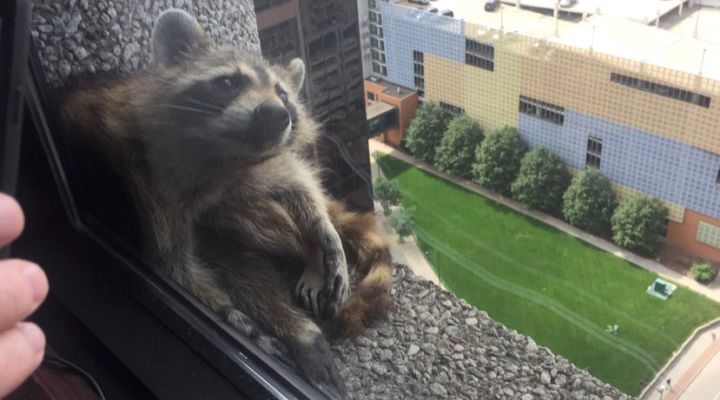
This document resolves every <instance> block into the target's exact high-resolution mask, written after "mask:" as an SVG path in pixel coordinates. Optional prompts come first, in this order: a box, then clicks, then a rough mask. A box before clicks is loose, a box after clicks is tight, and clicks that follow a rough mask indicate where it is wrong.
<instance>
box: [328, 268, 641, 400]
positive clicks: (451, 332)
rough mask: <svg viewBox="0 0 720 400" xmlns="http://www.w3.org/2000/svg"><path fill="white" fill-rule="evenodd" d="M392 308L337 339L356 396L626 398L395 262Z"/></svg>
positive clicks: (340, 358)
mask: <svg viewBox="0 0 720 400" xmlns="http://www.w3.org/2000/svg"><path fill="white" fill-rule="evenodd" d="M393 295H394V298H395V304H394V310H393V311H392V312H391V313H390V314H389V316H388V319H387V321H385V322H383V323H381V324H379V325H378V326H377V327H376V328H374V329H370V330H369V331H368V332H367V334H366V335H364V336H362V337H359V338H356V339H353V340H348V341H345V342H342V343H336V344H334V345H333V350H334V352H335V354H336V356H337V359H338V362H339V364H340V368H341V374H342V375H343V378H345V380H346V382H347V384H348V389H349V390H350V392H351V395H352V396H353V398H355V399H521V400H530V399H602V400H609V399H629V398H630V397H629V396H627V395H625V394H623V393H622V392H620V391H618V390H617V389H616V388H614V387H612V386H610V385H608V384H606V383H603V382H601V381H600V380H598V379H597V378H594V377H593V376H591V375H590V374H589V373H588V372H587V371H585V370H582V369H579V368H577V367H575V366H574V365H572V364H571V363H570V362H569V361H568V360H566V359H565V358H563V357H560V356H556V355H554V354H553V353H552V352H550V350H548V349H546V348H545V347H542V346H539V345H537V344H536V343H535V342H534V341H533V340H532V339H531V338H529V337H526V336H524V335H521V334H519V333H517V332H516V331H514V330H510V329H507V328H505V327H504V326H503V325H502V324H500V323H498V322H495V321H494V320H492V319H491V318H490V317H489V316H488V315H487V313H485V312H483V311H479V310H477V309H476V308H475V307H473V306H471V305H470V304H468V303H467V302H465V301H464V300H462V299H458V298H457V297H455V296H454V295H452V294H451V293H449V292H447V291H445V290H443V289H441V288H440V287H438V286H437V285H435V284H434V283H432V282H430V281H427V280H425V279H424V278H421V277H418V276H416V275H415V274H414V273H413V272H412V271H411V270H410V269H409V268H408V267H406V266H403V265H396V268H395V277H394V281H393Z"/></svg>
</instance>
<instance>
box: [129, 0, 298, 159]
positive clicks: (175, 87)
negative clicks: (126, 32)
mask: <svg viewBox="0 0 720 400" xmlns="http://www.w3.org/2000/svg"><path fill="white" fill-rule="evenodd" d="M153 56H154V58H155V61H156V63H157V64H158V67H157V68H155V69H153V70H151V72H149V77H150V79H149V80H148V82H150V84H151V85H152V88H149V89H148V90H147V91H146V92H147V96H148V97H149V98H146V99H144V100H143V101H142V103H145V104H152V107H150V109H149V110H148V111H147V112H148V113H150V112H152V113H153V115H152V117H151V119H152V120H153V121H154V122H153V124H154V125H155V126H156V127H157V126H158V125H159V126H160V128H161V129H157V131H161V132H162V133H161V134H156V135H159V136H162V137H156V138H153V139H157V140H159V141H160V142H161V144H160V143H155V144H156V147H157V145H159V146H161V147H162V148H163V150H162V151H166V152H172V153H176V154H174V155H172V156H173V157H175V158H177V159H183V160H185V161H186V162H192V160H194V159H196V158H197V154H198V153H200V152H202V153H203V154H204V155H203V156H202V157H200V158H202V159H207V160H206V161H207V162H208V163H210V164H211V165H210V166H212V164H213V160H214V162H221V161H222V162H224V163H228V161H235V162H237V163H241V164H244V165H251V164H252V163H253V162H259V161H261V160H263V159H266V158H268V157H272V156H273V155H276V154H278V153H279V152H281V151H282V150H283V149H284V148H285V147H287V146H288V145H289V144H291V143H292V142H293V141H294V140H295V138H294V136H295V135H294V133H295V132H296V131H297V125H298V119H299V118H301V114H302V113H303V110H302V106H301V105H300V104H299V102H298V92H299V91H300V89H301V87H302V82H303V78H304V73H305V67H304V65H303V63H302V61H301V60H299V59H295V60H293V61H292V62H291V63H290V64H289V65H288V66H287V67H285V68H282V67H275V68H273V67H270V66H269V65H268V64H267V63H266V62H265V61H264V60H262V58H261V57H259V56H257V55H253V54H249V53H246V52H242V51H237V50H231V49H214V48H212V47H211V46H210V45H209V44H208V40H207V38H206V36H205V32H204V31H203V29H202V28H201V27H200V25H199V24H198V23H197V22H196V21H195V19H194V18H193V17H191V16H190V15H189V14H187V13H185V12H184V11H180V10H171V11H167V12H165V13H164V14H162V15H161V16H160V18H159V19H158V21H157V23H156V26H155V31H154V33H153ZM198 167H203V166H200V165H199V166H198ZM205 167H207V166H205Z"/></svg>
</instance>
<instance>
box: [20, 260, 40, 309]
mask: <svg viewBox="0 0 720 400" xmlns="http://www.w3.org/2000/svg"><path fill="white" fill-rule="evenodd" d="M23 274H24V275H25V279H27V281H28V284H29V285H30V287H31V288H32V291H33V302H38V301H40V300H42V299H43V297H45V273H44V272H43V271H42V270H41V269H40V267H39V266H38V265H37V264H33V263H28V266H27V267H25V270H24V271H23Z"/></svg>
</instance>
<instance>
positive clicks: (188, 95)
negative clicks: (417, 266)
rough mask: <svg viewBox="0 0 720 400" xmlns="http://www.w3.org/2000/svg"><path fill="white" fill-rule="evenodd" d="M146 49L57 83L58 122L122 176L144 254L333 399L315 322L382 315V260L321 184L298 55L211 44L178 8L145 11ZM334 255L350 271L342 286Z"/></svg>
mask: <svg viewBox="0 0 720 400" xmlns="http://www.w3.org/2000/svg"><path fill="white" fill-rule="evenodd" d="M153 56H154V58H155V65H154V66H152V67H151V68H149V69H148V70H147V71H144V72H141V73H138V74H136V75H135V76H131V77H126V78H122V79H116V80H108V81H101V82H99V83H98V84H94V85H90V86H86V87H83V88H80V89H76V90H73V91H71V92H70V93H69V94H68V95H67V96H66V97H65V100H64V101H63V103H62V114H63V118H64V120H65V122H66V126H67V127H68V132H70V133H72V134H74V135H76V140H77V141H78V142H83V143H85V144H88V143H91V146H93V147H95V148H98V149H99V150H100V151H101V152H102V153H103V154H104V156H105V157H107V158H108V160H110V163H111V165H113V166H114V168H115V169H116V170H117V171H120V174H121V175H122V176H123V178H124V179H125V180H126V181H127V184H128V187H129V189H130V191H131V192H132V193H133V197H134V198H135V200H136V204H137V206H138V208H139V209H140V212H141V213H142V214H143V215H142V220H143V221H144V223H143V225H144V227H145V231H146V239H145V240H144V242H145V244H146V247H147V254H149V256H150V259H151V261H152V263H153V264H154V265H158V266H160V267H161V268H162V270H163V271H164V272H165V273H167V274H169V275H170V276H171V277H172V278H173V279H175V280H176V281H177V282H179V283H180V284H181V285H182V286H183V287H185V288H186V289H187V290H188V291H190V292H191V293H192V294H193V295H195V296H196V297H198V298H199V299H200V300H201V301H203V302H204V303H205V304H207V305H208V306H209V307H211V308H212V309H213V310H215V311H217V312H221V313H223V314H224V316H225V318H226V319H227V320H228V321H229V322H230V323H231V324H234V325H235V326H236V327H238V328H239V329H241V330H246V329H247V326H246V325H245V324H246V322H247V318H246V317H245V315H248V316H250V317H251V318H252V320H253V321H255V322H256V323H257V324H259V325H260V326H261V328H263V329H265V330H267V331H269V332H270V333H272V334H273V335H275V336H276V337H277V338H278V339H280V340H281V341H282V342H284V343H285V344H286V345H287V347H288V349H289V350H290V352H291V353H292V355H293V357H294V358H295V359H296V362H297V364H298V366H299V367H300V369H301V370H302V372H303V373H304V374H305V375H306V377H307V378H309V379H310V380H311V381H312V382H313V383H315V384H316V385H317V386H318V387H320V388H322V389H325V390H329V391H330V392H331V393H333V394H334V395H337V396H338V397H343V396H344V395H345V388H344V384H343V382H342V380H341V379H340V377H339V374H338V371H337V369H336V367H335V363H334V361H333V358H332V355H331V353H330V348H329V345H328V342H327V340H326V339H325V337H324V335H323V333H322V331H321V329H320V327H319V325H321V326H322V327H323V328H324V330H325V332H326V333H328V334H330V335H331V336H340V337H342V336H350V335H355V334H358V333H361V332H362V331H363V329H365V328H366V327H367V326H368V325H369V324H370V323H372V322H373V321H374V320H376V319H377V318H378V317H380V316H382V315H383V314H384V313H385V312H386V309H387V308H388V306H389V305H390V303H391V301H390V292H389V287H390V282H391V260H390V256H389V252H388V249H387V245H386V243H385V242H384V240H383V238H382V236H381V235H380V234H379V233H378V232H377V231H376V227H375V221H374V219H373V215H372V214H357V213H353V212H349V211H346V210H345V209H344V208H343V206H342V205H341V204H340V203H338V202H336V201H333V200H331V199H329V198H328V196H327V195H326V194H325V192H324V190H323V188H322V187H321V183H320V179H319V176H318V167H317V166H316V163H315V161H314V160H313V157H311V154H312V150H313V146H314V144H315V141H316V139H317V135H318V133H317V132H318V127H317V126H316V125H315V124H314V122H313V121H312V119H311V118H310V117H309V116H308V115H306V113H305V111H304V109H303V107H302V105H301V104H300V102H299V101H298V92H299V91H300V90H301V86H302V81H303V79H304V65H303V63H302V61H300V60H298V59H296V60H293V61H292V62H291V63H290V64H289V66H287V67H285V68H281V67H270V66H269V65H267V64H266V62H265V61H263V60H262V59H260V58H259V57H258V56H256V55H252V54H247V53H243V52H239V51H236V50H232V49H221V48H214V47H213V46H212V45H211V44H210V43H209V42H208V39H207V38H206V36H205V32H204V31H203V30H202V28H201V27H200V26H199V25H198V24H197V22H196V21H195V19H194V18H193V17H191V16H190V15H188V14H187V13H185V12H184V11H180V10H169V11H166V12H165V13H163V14H162V15H161V16H160V17H159V19H158V20H157V22H156V26H155V31H154V33H153ZM346 255H347V257H348V260H346ZM348 266H350V267H351V268H356V269H357V271H358V273H359V275H360V276H361V277H362V279H361V281H360V282H359V284H358V286H357V287H356V288H355V289H354V290H353V293H352V294H350V287H349V282H348ZM316 321H319V322H316Z"/></svg>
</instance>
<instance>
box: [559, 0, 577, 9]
mask: <svg viewBox="0 0 720 400" xmlns="http://www.w3.org/2000/svg"><path fill="white" fill-rule="evenodd" d="M575 3H577V0H560V7H562V8H566V7H571V6H573V5H574V4H575Z"/></svg>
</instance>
